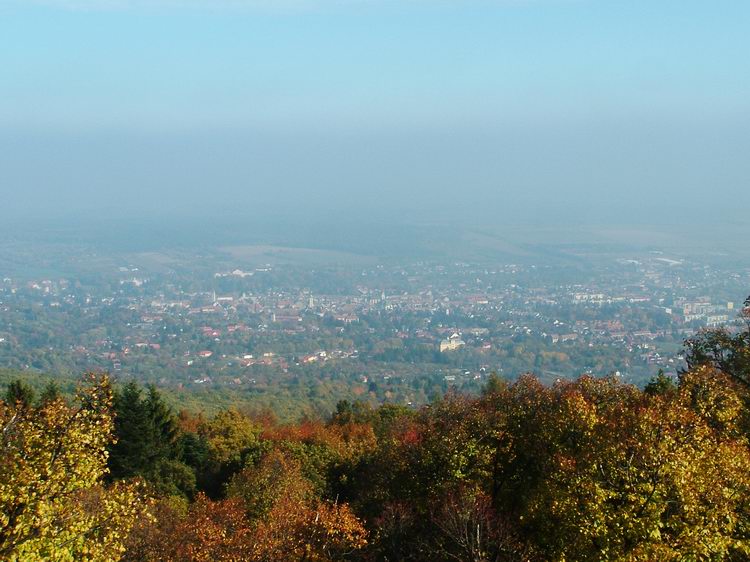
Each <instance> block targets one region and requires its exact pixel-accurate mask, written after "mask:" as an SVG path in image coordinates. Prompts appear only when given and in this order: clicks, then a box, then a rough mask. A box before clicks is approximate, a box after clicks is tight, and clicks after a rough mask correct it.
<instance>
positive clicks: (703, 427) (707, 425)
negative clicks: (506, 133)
mask: <svg viewBox="0 0 750 562" xmlns="http://www.w3.org/2000/svg"><path fill="white" fill-rule="evenodd" d="M746 305H749V306H750V301H749V302H747V303H746ZM686 344H687V345H686V356H687V359H688V369H686V370H685V371H684V372H682V373H680V374H679V377H677V379H672V378H670V377H667V376H665V375H664V374H659V375H658V376H657V377H655V378H654V379H653V380H652V382H651V383H650V384H649V385H648V386H646V387H645V388H644V389H638V388H636V387H634V386H631V385H626V384H622V383H621V382H619V381H618V380H617V379H614V378H603V379H595V378H592V377H582V378H580V379H578V380H576V381H561V382H558V383H556V384H554V385H551V386H546V385H543V384H541V383H540V382H539V381H538V380H536V379H535V378H534V377H531V376H524V377H522V378H520V379H519V380H518V381H516V382H514V383H507V382H505V381H502V380H500V379H499V378H496V377H493V378H491V379H490V381H489V383H488V384H487V386H486V388H485V390H484V392H483V393H482V395H481V396H477V397H469V396H463V395H459V394H455V393H449V394H447V395H445V396H444V397H443V398H441V399H439V400H437V401H435V402H434V403H432V404H430V405H429V406H425V407H423V408H421V409H419V410H412V409H409V408H406V407H401V406H395V405H383V406H381V407H379V408H373V407H371V406H369V405H367V404H365V403H361V402H347V401H342V402H340V403H339V404H338V407H337V409H336V411H335V412H334V413H333V414H332V415H331V416H330V417H328V418H327V419H306V420H302V421H300V422H299V423H295V424H291V425H289V424H279V423H277V422H276V421H275V420H274V418H273V416H272V414H270V413H269V414H263V415H261V414H257V413H256V414H253V415H249V414H246V413H242V412H239V411H237V410H233V409H228V410H225V411H221V412H220V413H218V414H216V415H215V416H212V417H203V416H200V415H193V414H190V413H188V412H179V413H177V414H174V413H173V412H172V411H171V410H170V409H169V408H168V407H167V406H166V405H165V404H164V402H163V400H162V397H161V396H160V395H159V393H158V391H156V389H154V388H152V387H148V388H141V387H139V386H137V385H135V384H130V385H126V386H124V387H122V388H119V389H117V391H116V392H113V390H112V388H111V386H110V384H109V381H108V380H107V379H106V377H96V376H92V377H90V379H89V380H88V382H87V384H84V385H82V387H81V390H80V391H79V394H78V396H77V398H76V400H75V401H74V403H71V404H68V403H66V402H65V400H63V399H62V398H60V397H59V395H58V393H57V392H56V389H55V388H54V387H49V388H48V389H46V390H45V392H44V395H43V396H40V397H39V398H37V397H35V396H33V394H32V393H31V392H30V391H29V389H28V388H27V387H25V386H24V385H23V383H20V382H19V383H15V384H13V385H11V386H10V387H9V388H8V391H7V395H6V396H5V400H4V401H3V403H2V405H0V432H1V433H0V435H1V437H0V439H2V441H0V447H2V451H1V453H2V454H1V455H0V506H2V507H1V508H2V516H1V518H0V559H9V560H38V559H45V560H46V559H50V560H126V561H136V560H138V561H140V560H146V561H148V560H153V561H157V560H167V561H169V560H173V561H183V560H184V561H192V560H206V561H209V560H210V561H214V560H218V561H221V560H227V561H234V560H237V561H240V560H251V561H253V560H257V561H287V560H318V561H323V560H362V561H371V560H372V561H374V560H391V561H395V560H413V561H421V560H435V561H448V560H462V561H463V560H466V561H477V562H478V561H487V562H489V561H536V560H540V561H541V560H559V561H563V560H581V561H588V560H591V561H600V560H629V561H635V560H644V561H651V560H737V561H739V560H747V559H749V558H750V446H749V445H748V436H750V324H749V325H748V326H747V328H746V329H745V330H743V331H740V332H738V333H734V334H732V333H728V332H723V331H711V332H704V333H701V334H698V335H697V336H696V337H695V338H692V339H690V340H688V341H687V342H686Z"/></svg>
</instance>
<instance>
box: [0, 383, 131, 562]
mask: <svg viewBox="0 0 750 562" xmlns="http://www.w3.org/2000/svg"><path fill="white" fill-rule="evenodd" d="M111 400H112V393H111V389H110V385H109V381H108V380H107V378H106V377H95V376H94V375H91V377H90V384H89V386H87V387H85V388H81V389H80V391H79V393H78V396H77V405H76V406H75V407H68V406H67V405H66V404H65V403H64V402H63V401H62V400H61V399H59V398H58V399H55V400H51V401H49V402H47V403H45V404H44V405H42V406H41V407H40V408H29V407H18V406H17V405H14V404H0V506H1V507H2V511H1V512H0V558H2V559H8V560H19V561H20V560H42V559H44V560H60V561H63V560H64V561H68V560H117V559H118V558H119V556H120V554H121V553H122V551H123V550H124V546H123V541H124V538H125V536H126V535H127V533H128V531H129V529H130V528H131V527H132V525H133V523H134V521H135V520H136V519H137V518H138V517H139V516H141V514H142V513H143V512H144V508H145V504H144V502H143V501H142V497H141V490H140V486H139V484H137V483H128V482H119V483H117V484H116V485H114V486H112V487H109V488H105V487H103V486H102V478H103V476H104V474H105V473H106V471H107V467H106V462H107V449H106V447H107V445H108V443H109V442H110V440H111V435H112V425H113V424H112V416H111V412H110V406H111Z"/></svg>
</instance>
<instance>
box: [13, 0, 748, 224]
mask: <svg viewBox="0 0 750 562" xmlns="http://www.w3.org/2000/svg"><path fill="white" fill-rule="evenodd" d="M749 29H750V2H748V1H747V0H734V1H723V0H711V1H708V0H706V1H696V0H622V1H610V0H484V1H473V0H444V1H434V0H227V1H222V0H163V1H159V0H46V1H42V0H40V1H31V0H17V1H16V0H0V216H5V217H8V216H14V217H19V216H20V217H23V216H66V215H75V216H78V217H82V218H85V217H86V216H88V215H96V214H99V215H101V214H102V213H106V214H111V215H116V216H129V215H133V216H159V215H162V214H169V213H179V214H182V215H185V216H194V215H198V214H201V213H206V214H212V215H216V216H220V215H221V213H224V212H227V213H229V212H231V213H235V214H243V213H247V214H248V215H251V214H257V213H264V214H290V215H295V214H297V215H298V214H302V213H325V214H327V215H328V216H331V217H335V216H336V215H337V214H346V215H348V216H363V217H368V216H369V217H373V216H386V215H393V216H398V217H403V218H406V219H408V218H409V217H415V218H417V217H418V218H420V219H423V218H425V217H430V216H436V217H439V218H446V217H450V216H454V217H456V218H459V219H461V220H472V218H474V217H476V220H478V221H485V222H486V221H490V220H493V219H495V218H497V219H498V220H518V221H523V220H539V219H542V220H547V219H552V218H556V219H559V220H563V221H564V220H568V219H569V220H574V221H580V220H583V221H596V220H602V219H603V220H625V221H631V220H643V221H657V220H665V219H666V220H674V219H675V218H678V217H689V216H694V215H695V214H696V213H701V214H703V215H705V214H706V213H710V218H709V220H712V221H715V220H725V219H726V220H735V221H737V220H743V219H744V218H745V215H746V210H743V208H744V209H747V208H748V207H750V181H748V178H749V177H750V157H748V155H750V56H749V55H750V32H748V30H749Z"/></svg>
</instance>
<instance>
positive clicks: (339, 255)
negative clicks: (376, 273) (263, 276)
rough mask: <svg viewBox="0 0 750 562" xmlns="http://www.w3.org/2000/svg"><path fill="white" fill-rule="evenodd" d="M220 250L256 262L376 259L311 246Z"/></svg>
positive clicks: (313, 262)
mask: <svg viewBox="0 0 750 562" xmlns="http://www.w3.org/2000/svg"><path fill="white" fill-rule="evenodd" d="M219 250H220V251H222V252H226V253H227V254H229V255H230V256H231V257H232V258H234V259H237V260H242V261H245V262H247V263H252V264H254V265H257V264H266V263H268V264H295V265H314V264H363V265H365V264H372V263H374V262H375V261H376V260H375V258H372V257H369V256H363V255H359V254H354V253H350V252H340V251H335V250H316V249H312V248H291V247H284V246H270V245H263V244H256V245H246V246H222V247H220V248H219Z"/></svg>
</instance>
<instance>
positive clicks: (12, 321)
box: [0, 252, 750, 404]
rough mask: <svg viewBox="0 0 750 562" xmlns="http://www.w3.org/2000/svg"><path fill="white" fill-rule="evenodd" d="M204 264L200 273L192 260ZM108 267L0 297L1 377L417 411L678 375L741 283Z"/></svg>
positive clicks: (643, 273) (689, 265)
mask: <svg viewBox="0 0 750 562" xmlns="http://www.w3.org/2000/svg"><path fill="white" fill-rule="evenodd" d="M204 261H206V260H204ZM225 263H226V260H224V261H217V262H216V263H215V264H214V265H215V267H211V265H212V262H211V260H208V263H205V264H204V267H203V268H202V269H201V270H199V271H198V272H196V271H194V270H190V271H188V270H180V269H179V268H176V269H171V270H163V268H162V269H158V268H153V267H152V268H150V269H149V268H148V267H145V268H144V267H143V266H142V265H136V264H132V263H123V264H121V265H118V266H117V267H116V268H113V269H112V270H111V271H102V272H101V273H99V274H98V275H95V276H94V275H89V276H87V277H85V278H81V279H69V278H60V277H49V278H33V279H30V278H26V279H22V278H17V277H5V278H3V279H2V281H1V282H0V313H1V314H0V366H2V367H6V368H11V369H17V370H27V371H37V372H45V373H66V374H70V375H73V374H75V373H80V372H82V371H86V370H91V369H95V370H104V371H109V372H111V373H112V374H113V375H114V376H116V377H120V378H123V379H128V378H135V379H137V380H140V381H144V382H151V383H155V384H157V385H159V386H162V387H165V388H174V389H176V390H190V389H200V388H206V389H209V388H210V389H222V388H224V389H231V391H232V392H235V393H240V394H242V393H245V394H247V395H248V396H253V395H257V394H262V393H264V392H268V391H269V390H271V389H274V388H276V387H284V386H286V387H295V386H301V387H302V388H306V389H307V390H306V392H308V394H310V393H312V395H311V396H308V397H312V398H314V397H315V395H316V394H322V395H325V394H326V393H328V394H332V393H333V392H332V391H331V390H330V388H328V387H330V385H334V386H336V388H337V389H338V390H341V387H342V386H343V387H345V388H346V392H345V394H346V395H353V396H357V397H362V398H370V399H372V400H379V401H396V402H401V403H406V404H420V403H424V402H426V401H428V400H429V399H430V397H431V396H432V395H434V394H436V393H441V392H445V391H446V390H447V389H448V388H451V387H455V388H457V389H460V390H464V391H469V392H471V391H474V390H477V389H479V388H481V385H482V384H483V380H484V379H485V378H486V377H487V376H489V374H490V373H497V374H499V375H501V376H503V377H505V378H508V379H512V378H515V377H517V376H518V375H520V374H523V373H526V372H533V373H534V374H536V375H537V376H539V377H540V378H541V379H542V380H546V381H548V382H554V381H555V380H557V379H564V378H574V377H576V376H579V375H581V374H584V373H593V374H595V375H597V376H606V375H613V376H617V377H620V378H622V380H624V381H626V382H632V383H635V384H643V383H644V382H647V381H648V380H649V379H650V378H651V377H652V376H654V375H655V373H657V372H658V371H659V370H660V369H661V370H663V371H665V372H667V373H672V374H674V373H676V372H677V370H678V369H679V368H680V366H681V365H682V357H681V349H682V343H683V340H684V339H685V338H686V337H688V336H690V335H692V334H694V333H695V332H696V331H697V330H699V329H701V328H715V327H720V326H727V327H728V329H732V326H733V324H734V323H735V321H736V315H737V312H738V311H739V308H740V307H739V305H737V304H735V303H741V302H742V300H743V299H744V297H745V296H746V295H744V292H745V291H746V288H747V287H750V269H744V270H742V269H740V270H735V271H727V270H724V269H722V268H718V267H715V266H707V265H703V264H700V263H697V262H692V261H689V260H684V259H682V260H676V259H670V258H666V257H664V256H663V255H661V254H660V253H659V252H654V253H651V254H647V255H641V256H638V257H637V258H617V259H612V260H605V261H602V262H601V263H597V264H595V265H591V266H590V267H587V268H585V269H583V270H581V269H580V268H572V267H571V268H565V267H559V266H553V265H544V264H533V263H532V264H505V265H489V264H481V263H463V262H452V263H434V262H428V261H414V262H409V263H374V264H369V265H367V266H362V265H360V264H345V265H319V266H318V265H316V266H314V267H312V266H302V265H299V264H297V265H294V264H256V265H254V266H248V265H247V264H245V265H242V266H239V265H238V266H236V267H224V268H222V267H220V266H221V265H224V264H225Z"/></svg>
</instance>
